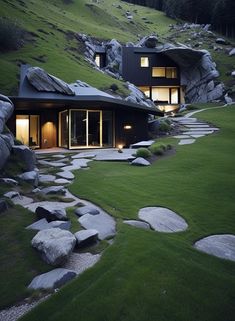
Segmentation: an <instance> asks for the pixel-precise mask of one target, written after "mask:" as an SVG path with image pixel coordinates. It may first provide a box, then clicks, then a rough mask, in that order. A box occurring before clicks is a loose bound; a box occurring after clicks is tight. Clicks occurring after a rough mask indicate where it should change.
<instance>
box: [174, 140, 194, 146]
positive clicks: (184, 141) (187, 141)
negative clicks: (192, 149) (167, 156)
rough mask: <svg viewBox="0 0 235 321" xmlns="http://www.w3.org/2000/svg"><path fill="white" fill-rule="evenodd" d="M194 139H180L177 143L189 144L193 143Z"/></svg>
mask: <svg viewBox="0 0 235 321" xmlns="http://www.w3.org/2000/svg"><path fill="white" fill-rule="evenodd" d="M195 141H196V140H195V139H181V141H180V142H179V144H178V145H190V144H193V143H194V142H195Z"/></svg>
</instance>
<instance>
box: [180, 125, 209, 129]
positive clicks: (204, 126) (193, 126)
mask: <svg viewBox="0 0 235 321" xmlns="http://www.w3.org/2000/svg"><path fill="white" fill-rule="evenodd" d="M185 127H188V128H197V129H198V128H203V129H205V128H208V127H210V125H203V124H200V125H194V124H192V125H185Z"/></svg>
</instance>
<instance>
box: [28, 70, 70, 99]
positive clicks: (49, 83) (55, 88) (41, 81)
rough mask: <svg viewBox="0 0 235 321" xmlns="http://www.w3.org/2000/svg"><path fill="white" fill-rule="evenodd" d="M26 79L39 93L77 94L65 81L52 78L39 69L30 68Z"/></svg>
mask: <svg viewBox="0 0 235 321" xmlns="http://www.w3.org/2000/svg"><path fill="white" fill-rule="evenodd" d="M26 77H27V79H28V81H29V83H30V84H31V85H32V86H33V87H34V88H35V89H37V90H38V91H46V92H57V93H61V94H64V95H69V96H74V95H75V92H74V91H73V90H72V89H71V88H70V86H69V85H68V84H67V83H66V82H64V81H63V80H61V79H59V78H57V77H55V76H52V75H50V74H48V73H47V72H45V70H43V69H42V68H39V67H30V68H29V69H28V71H27V74H26Z"/></svg>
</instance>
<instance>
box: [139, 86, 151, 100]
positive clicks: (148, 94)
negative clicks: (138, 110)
mask: <svg viewBox="0 0 235 321" xmlns="http://www.w3.org/2000/svg"><path fill="white" fill-rule="evenodd" d="M138 88H139V89H140V90H141V91H142V92H143V93H144V94H145V96H146V97H148V98H149V97H150V88H149V87H144V86H142V87H138Z"/></svg>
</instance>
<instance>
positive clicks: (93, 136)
mask: <svg viewBox="0 0 235 321" xmlns="http://www.w3.org/2000/svg"><path fill="white" fill-rule="evenodd" d="M103 146H105V147H111V146H113V114H112V112H110V111H101V110H76V109H72V110H70V111H69V147H70V148H81V147H103Z"/></svg>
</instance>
